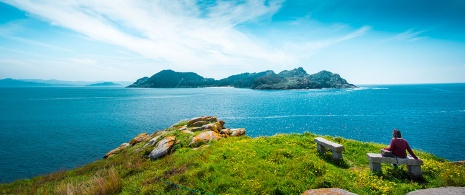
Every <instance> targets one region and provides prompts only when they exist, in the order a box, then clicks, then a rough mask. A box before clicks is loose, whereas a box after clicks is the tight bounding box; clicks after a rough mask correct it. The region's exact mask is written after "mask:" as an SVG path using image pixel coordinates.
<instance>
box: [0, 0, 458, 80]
mask: <svg viewBox="0 0 465 195" xmlns="http://www.w3.org/2000/svg"><path fill="white" fill-rule="evenodd" d="M0 15H1V17H0V79H2V78H16V79H60V80H72V81H76V80H82V81H96V80H99V81H101V80H109V81H135V80H136V79H138V78H140V77H143V76H151V75H153V74H154V73H156V72H158V71H160V70H163V69H173V70H175V71H182V72H188V71H193V72H197V73H198V74H200V75H202V76H204V77H210V78H216V79H220V78H224V77H226V76H229V75H232V74H238V73H242V72H257V71H264V70H274V71H275V72H279V71H281V70H286V69H293V68H296V67H303V68H304V69H305V70H307V72H309V73H316V72H318V71H320V70H328V71H332V72H335V73H339V74H341V76H342V77H344V78H346V79H347V80H348V81H349V82H351V83H355V84H390V83H392V84H397V83H448V82H465V76H463V75H464V73H465V1H462V0H448V1H439V0H438V1H425V0H423V1H420V0H410V1H405V0H389V1H388V0H380V1H373V0H354V1H343V0H321V1H316V0H314V1H312V0H306V1H300V0H287V1H285V0H283V1H261V0H254V1H248V0H241V1H233V0H230V1H214V0H205V1H195V0H169V1H168V0H158V1H149V0H147V1H122V0H101V1H95V2H91V1H79V0H75V1H40V0H37V1H27V0H24V1H13V0H12V1H10V0H0Z"/></svg>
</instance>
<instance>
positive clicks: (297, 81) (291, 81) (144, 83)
mask: <svg viewBox="0 0 465 195" xmlns="http://www.w3.org/2000/svg"><path fill="white" fill-rule="evenodd" d="M128 87H133V88H199V87H235V88H250V89H262V90H286V89H323V88H337V89H342V88H355V87H356V86H355V85H353V84H350V83H348V82H347V81H346V80H345V79H343V78H341V76H340V75H339V74H334V73H332V72H329V71H325V70H323V71H320V72H318V73H316V74H307V72H306V71H305V70H304V69H303V68H302V67H299V68H296V69H293V70H284V71H282V72H280V73H278V74H276V73H275V72H273V71H272V70H267V71H264V72H258V73H242V74H238V75H232V76H229V77H227V78H224V79H220V80H215V79H212V78H205V77H202V76H200V75H198V74H197V73H193V72H175V71H173V70H162V71H160V72H158V73H156V74H154V75H153V76H151V77H150V78H149V77H143V78H140V79H138V80H137V81H136V82H134V83H133V84H131V85H129V86H128Z"/></svg>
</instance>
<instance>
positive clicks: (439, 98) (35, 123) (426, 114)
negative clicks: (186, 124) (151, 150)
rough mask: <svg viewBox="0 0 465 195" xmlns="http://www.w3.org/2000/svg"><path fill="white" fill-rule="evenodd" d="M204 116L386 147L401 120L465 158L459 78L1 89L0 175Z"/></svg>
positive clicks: (85, 156)
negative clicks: (311, 86)
mask: <svg viewBox="0 0 465 195" xmlns="http://www.w3.org/2000/svg"><path fill="white" fill-rule="evenodd" d="M206 115H214V116H218V118H219V119H222V120H225V121H226V125H225V126H226V127H228V128H239V127H244V128H246V129H247V135H248V136H251V137H258V136H271V135H274V134H277V133H303V132H306V131H308V132H311V133H315V134H322V135H331V136H340V137H344V138H349V139H354V140H359V141H366V142H378V143H383V144H386V146H387V145H388V144H389V141H390V139H391V132H392V130H393V129H394V128H398V129H400V130H401V132H402V134H403V137H404V138H405V139H407V140H408V141H409V143H410V146H411V147H412V148H414V149H417V150H422V151H426V152H430V153H433V154H435V155H437V156H439V157H442V158H445V159H448V160H451V161H456V160H465V153H464V152H465V142H464V141H463V140H464V138H465V84H422V85H382V86H381V85H376V86H375V85H369V86H362V87H360V88H356V89H322V90H287V91H258V90H250V89H235V88H195V89H134V88H94V87H34V88H0V148H1V149H0V156H1V160H0V182H1V183H5V182H11V181H14V180H16V179H21V178H29V177H32V176H36V175H40V174H46V173H51V172H55V171H59V170H66V169H71V168H75V167H77V166H81V165H85V164H87V163H90V162H93V161H96V160H99V159H101V158H102V157H103V155H104V154H105V153H107V152H108V151H110V150H111V149H113V148H116V147H118V146H119V145H120V144H121V143H123V142H128V141H130V140H131V139H132V138H133V137H135V136H136V135H137V134H139V133H142V132H147V133H152V132H155V131H156V130H162V129H165V128H167V127H169V126H170V125H172V124H174V123H177V122H179V121H180V120H182V119H190V118H193V117H197V116H206ZM373 152H378V151H373ZM420 158H421V156H420Z"/></svg>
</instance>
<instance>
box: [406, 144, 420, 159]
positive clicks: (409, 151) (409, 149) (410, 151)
mask: <svg viewBox="0 0 465 195" xmlns="http://www.w3.org/2000/svg"><path fill="white" fill-rule="evenodd" d="M407 151H408V153H409V154H410V155H412V157H413V158H414V159H418V157H417V156H415V154H414V153H413V151H412V148H410V145H409V144H408V142H407Z"/></svg>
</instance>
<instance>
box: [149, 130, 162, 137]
mask: <svg viewBox="0 0 465 195" xmlns="http://www.w3.org/2000/svg"><path fill="white" fill-rule="evenodd" d="M164 133H165V131H164V130H157V131H156V132H155V133H152V134H150V137H156V136H159V135H163V134H164Z"/></svg>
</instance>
